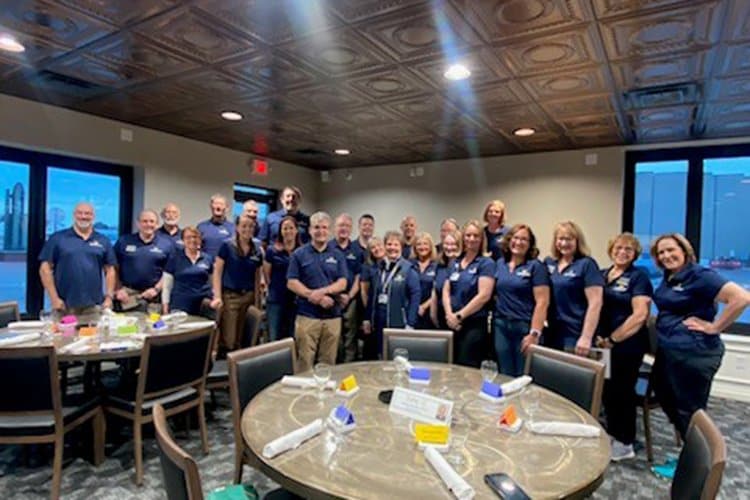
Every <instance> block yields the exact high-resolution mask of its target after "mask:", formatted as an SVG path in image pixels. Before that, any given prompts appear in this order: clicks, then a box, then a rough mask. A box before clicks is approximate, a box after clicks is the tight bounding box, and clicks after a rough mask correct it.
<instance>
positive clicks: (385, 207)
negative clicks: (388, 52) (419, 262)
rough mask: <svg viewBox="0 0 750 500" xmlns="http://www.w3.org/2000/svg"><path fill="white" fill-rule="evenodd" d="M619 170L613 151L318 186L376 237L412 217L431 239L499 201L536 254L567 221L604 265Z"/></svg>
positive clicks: (375, 174)
mask: <svg viewBox="0 0 750 500" xmlns="http://www.w3.org/2000/svg"><path fill="white" fill-rule="evenodd" d="M590 153H597V154H598V164H597V165H594V166H586V165H584V158H585V155H586V154H590ZM624 164H625V154H624V150H623V148H620V147H613V148H603V149H592V150H581V151H561V152H553V153H538V154H527V155H516V156H503V157H495V158H484V159H479V160H456V161H449V162H440V163H422V164H416V165H391V166H381V167H371V168H365V169H355V170H352V171H351V173H352V179H351V180H350V181H346V179H345V172H344V171H334V172H332V173H331V182H330V183H325V184H321V188H320V196H321V198H320V199H321V205H322V207H323V208H324V209H325V210H328V211H330V212H331V213H332V214H336V213H339V212H341V211H348V212H350V213H351V214H352V215H353V216H354V217H355V218H356V217H358V216H359V215H360V214H362V213H364V212H370V213H372V214H374V215H375V218H376V226H377V232H378V233H379V234H382V232H383V231H385V230H386V229H390V228H397V227H398V225H399V222H400V220H401V218H402V217H403V216H404V215H405V214H414V215H416V217H417V220H418V222H419V226H420V229H422V230H426V231H428V232H430V233H432V235H433V236H435V237H437V234H438V228H439V224H440V221H441V220H442V219H443V218H445V217H448V216H452V217H455V218H456V219H458V220H459V222H461V223H463V222H464V221H466V220H468V219H470V218H481V216H482V213H483V210H484V207H485V204H486V203H487V201H489V200H491V199H495V198H500V199H502V200H503V201H504V202H505V203H506V205H507V207H508V217H509V221H510V222H511V223H517V222H524V223H527V224H530V225H531V227H532V228H533V229H534V231H535V232H536V234H537V238H538V239H539V240H540V241H539V244H540V249H541V251H542V255H546V254H547V253H548V249H549V244H550V240H551V231H552V227H553V225H554V223H555V222H557V221H560V220H564V219H572V220H574V221H576V222H578V223H579V224H580V225H581V226H582V227H583V231H584V234H585V235H586V237H587V239H588V240H589V244H590V246H591V247H592V250H593V252H594V256H595V257H596V258H597V260H600V262H601V263H602V264H604V263H605V262H606V249H605V247H606V242H607V239H608V238H610V237H611V236H613V235H614V234H616V233H617V232H618V231H619V230H620V226H621V213H622V182H623V171H624V168H623V167H624ZM413 166H416V167H423V168H424V176H423V177H416V178H412V177H410V175H409V172H410V168H411V167H413Z"/></svg>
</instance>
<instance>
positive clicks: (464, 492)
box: [424, 448, 475, 500]
mask: <svg viewBox="0 0 750 500" xmlns="http://www.w3.org/2000/svg"><path fill="white" fill-rule="evenodd" d="M424 457H425V458H426V459H427V461H428V462H430V465H432V467H433V468H434V469H435V471H436V472H437V473H438V476H440V479H442V480H443V482H444V483H445V485H446V486H447V487H448V489H449V490H450V491H451V493H453V495H454V496H455V497H456V498H458V499H460V500H469V499H471V498H474V495H475V492H474V488H472V487H471V486H470V485H469V483H467V482H466V481H464V478H462V477H461V476H460V475H459V474H458V473H457V472H456V471H455V470H453V467H451V466H450V464H449V463H448V462H446V461H445V458H443V455H441V454H440V453H439V452H438V451H437V450H436V449H435V448H427V449H426V450H425V451H424Z"/></svg>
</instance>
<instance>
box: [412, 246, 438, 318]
mask: <svg viewBox="0 0 750 500" xmlns="http://www.w3.org/2000/svg"><path fill="white" fill-rule="evenodd" d="M414 253H415V255H416V258H415V259H414V267H415V269H416V270H417V273H418V274H419V290H420V292H419V311H418V316H417V324H416V328H417V329H418V330H428V329H432V328H435V325H434V324H433V323H432V319H431V318H430V303H431V299H432V290H433V289H434V287H435V271H436V270H437V252H436V251H435V243H434V242H433V241H432V236H430V235H429V233H419V234H417V236H416V238H415V239H414Z"/></svg>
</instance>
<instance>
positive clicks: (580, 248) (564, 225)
mask: <svg viewBox="0 0 750 500" xmlns="http://www.w3.org/2000/svg"><path fill="white" fill-rule="evenodd" d="M560 231H565V232H566V233H570V234H572V235H573V237H574V238H575V239H576V253H575V257H576V259H578V258H581V257H588V256H590V255H591V250H589V246H588V245H587V244H586V238H585V237H584V236H583V231H582V230H581V227H580V226H579V225H578V224H576V223H575V222H573V221H572V220H566V221H562V222H558V223H557V224H555V230H554V232H553V233H552V249H551V250H552V256H553V257H554V258H555V259H559V258H560V252H559V251H558V250H557V233H559V232H560Z"/></svg>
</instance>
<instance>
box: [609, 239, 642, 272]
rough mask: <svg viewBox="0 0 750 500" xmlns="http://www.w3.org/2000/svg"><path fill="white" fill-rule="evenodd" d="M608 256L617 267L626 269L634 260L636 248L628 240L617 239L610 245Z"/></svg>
mask: <svg viewBox="0 0 750 500" xmlns="http://www.w3.org/2000/svg"><path fill="white" fill-rule="evenodd" d="M609 256H610V258H611V259H612V262H614V263H615V265H616V266H617V267H621V268H626V267H628V266H629V265H630V264H632V263H633V261H634V260H635V258H636V248H635V247H634V246H633V244H632V243H630V242H629V241H628V240H626V239H624V238H619V239H617V240H616V241H615V243H614V245H612V252H611V253H610V255H609Z"/></svg>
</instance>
